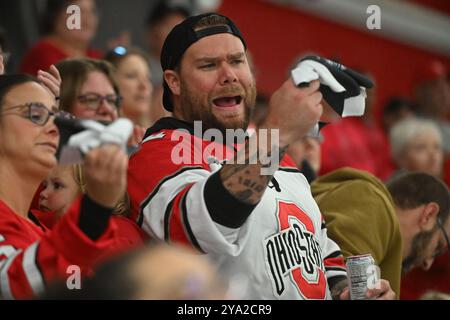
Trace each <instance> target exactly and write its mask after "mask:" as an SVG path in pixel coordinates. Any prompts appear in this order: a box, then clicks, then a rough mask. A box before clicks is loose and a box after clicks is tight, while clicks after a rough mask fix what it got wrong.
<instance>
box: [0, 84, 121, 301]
mask: <svg viewBox="0 0 450 320" xmlns="http://www.w3.org/2000/svg"><path fill="white" fill-rule="evenodd" d="M0 106H1V113H2V116H1V117H0V124H1V126H0V127H1V136H2V139H0V148H1V150H2V152H1V153H0V173H1V177H2V179H1V180H0V195H1V196H0V216H1V217H0V235H1V236H0V242H1V248H2V255H1V256H0V263H1V265H2V285H1V286H0V295H1V296H2V298H5V299H14V298H28V297H30V296H32V295H36V294H39V293H42V292H43V291H44V290H45V286H46V284H48V283H49V281H52V280H54V279H55V278H58V277H66V276H67V273H66V271H67V267H68V266H70V265H78V266H79V267H80V269H81V271H82V275H84V274H86V273H87V272H89V270H90V268H92V266H93V265H94V264H95V263H96V262H97V259H98V258H100V257H101V256H103V255H105V254H107V253H108V252H110V249H111V248H113V247H115V245H116V244H117V245H119V244H118V243H117V242H116V241H117V239H116V238H115V235H116V232H115V228H116V226H115V224H114V223H110V219H109V218H110V215H111V214H112V208H113V207H114V205H115V204H116V203H117V201H118V200H119V199H120V197H121V196H122V195H123V193H124V192H125V188H126V176H125V173H126V168H127V163H128V159H127V156H126V155H125V153H123V152H122V151H121V149H120V148H118V147H117V146H113V145H104V146H102V147H100V148H96V149H92V150H91V151H90V152H88V153H87V154H86V156H85V164H86V167H87V172H86V176H88V177H89V179H87V181H86V184H87V190H88V191H87V194H86V195H85V196H83V197H82V198H81V199H79V200H78V201H76V202H75V203H74V204H73V205H72V206H71V207H70V209H69V210H68V212H67V214H66V215H64V217H63V219H61V221H59V223H58V224H57V225H56V226H55V227H54V228H53V230H52V231H49V230H48V229H47V228H45V226H43V225H41V224H40V223H39V222H38V221H37V219H36V218H35V216H34V215H33V214H31V213H30V212H29V207H30V203H31V200H32V198H33V195H34V193H35V191H36V189H37V187H38V185H39V184H40V182H41V181H42V180H43V179H44V178H45V177H46V176H47V175H48V173H49V171H50V170H51V168H52V167H54V166H55V165H56V157H55V153H56V149H57V146H58V142H59V131H58V129H57V128H56V126H55V124H54V122H53V121H54V117H55V116H64V114H62V113H61V112H59V111H58V109H57V107H56V106H55V100H54V97H53V96H52V95H51V94H50V93H49V92H48V90H46V89H45V88H44V87H43V86H42V85H41V84H39V83H38V82H37V80H36V79H35V78H32V77H30V76H26V75H2V76H0ZM30 257H32V258H31V259H30Z"/></svg>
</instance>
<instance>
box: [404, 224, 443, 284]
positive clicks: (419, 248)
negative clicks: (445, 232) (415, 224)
mask: <svg viewBox="0 0 450 320" xmlns="http://www.w3.org/2000/svg"><path fill="white" fill-rule="evenodd" d="M436 230H437V228H434V229H433V230H431V231H422V232H420V233H418V234H416V235H415V236H414V238H413V240H412V245H411V252H410V253H409V255H408V256H407V257H406V258H405V259H403V262H402V274H403V275H404V274H406V273H408V272H409V271H410V270H411V269H412V268H413V267H417V266H418V265H419V263H421V262H422V261H423V260H422V259H423V257H424V256H425V250H426V247H427V246H428V244H429V242H430V239H431V237H432V236H433V235H434V234H435V232H436Z"/></svg>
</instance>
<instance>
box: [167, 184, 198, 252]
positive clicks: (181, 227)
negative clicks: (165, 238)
mask: <svg viewBox="0 0 450 320" xmlns="http://www.w3.org/2000/svg"><path fill="white" fill-rule="evenodd" d="M193 185H194V184H193V183H192V184H190V185H188V186H187V187H185V188H184V190H183V191H181V192H180V193H178V194H177V196H176V197H175V200H174V202H173V206H172V214H171V216H170V221H169V239H170V241H172V242H177V243H181V244H184V245H187V246H188V247H191V248H192V249H194V250H196V251H197V248H195V247H194V246H193V245H192V243H191V241H190V239H189V235H188V233H187V231H186V226H185V221H184V220H183V216H182V209H181V205H182V204H181V200H182V199H183V196H184V195H185V194H186V193H187V192H188V191H189V190H190V189H191V187H192V186H193Z"/></svg>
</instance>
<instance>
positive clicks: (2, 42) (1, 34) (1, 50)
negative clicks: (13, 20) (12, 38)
mask: <svg viewBox="0 0 450 320" xmlns="http://www.w3.org/2000/svg"><path fill="white" fill-rule="evenodd" d="M10 55H11V54H10V52H9V48H8V43H7V41H6V31H5V30H4V29H3V28H2V27H0V75H2V74H3V73H5V70H6V67H7V65H8V61H9V57H10Z"/></svg>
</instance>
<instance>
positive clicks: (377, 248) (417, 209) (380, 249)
mask: <svg viewBox="0 0 450 320" xmlns="http://www.w3.org/2000/svg"><path fill="white" fill-rule="evenodd" d="M311 191H312V193H313V196H314V198H315V200H316V202H317V204H318V205H319V208H320V210H321V212H322V214H323V216H324V219H325V221H326V225H327V229H328V234H329V236H330V238H331V239H333V240H334V241H336V243H337V244H338V245H339V246H340V248H341V250H342V253H343V255H344V257H348V256H353V255H360V254H367V253H370V254H371V255H372V256H373V258H374V259H375V263H376V264H377V265H378V266H379V267H380V269H381V276H382V277H383V278H385V279H387V280H389V282H390V283H391V286H392V289H393V290H394V292H395V293H396V294H397V298H398V297H399V296H400V278H401V274H402V273H406V272H408V271H410V270H411V269H412V268H413V267H420V268H422V269H424V270H428V269H429V268H430V267H431V264H432V263H433V260H434V258H435V257H437V256H439V255H442V254H444V253H445V252H447V250H448V238H447V235H448V234H450V219H449V213H450V194H449V190H448V188H447V186H446V185H445V184H444V183H443V182H442V181H440V180H439V179H437V178H435V177H433V176H431V175H427V174H425V173H418V172H416V173H406V174H403V175H399V176H397V177H396V178H394V179H392V180H390V181H389V182H388V183H387V186H384V185H383V183H382V182H381V181H380V180H378V179H376V178H375V177H374V176H373V175H371V174H369V173H366V172H363V171H358V170H354V169H351V168H345V169H339V170H336V171H334V172H331V173H329V174H327V175H325V176H322V177H319V178H318V179H317V180H316V181H315V182H314V183H312V185H311Z"/></svg>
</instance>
